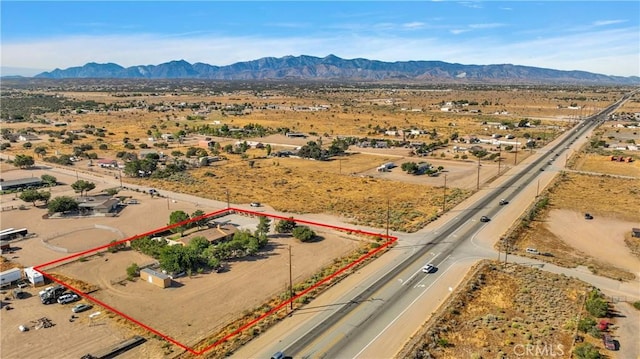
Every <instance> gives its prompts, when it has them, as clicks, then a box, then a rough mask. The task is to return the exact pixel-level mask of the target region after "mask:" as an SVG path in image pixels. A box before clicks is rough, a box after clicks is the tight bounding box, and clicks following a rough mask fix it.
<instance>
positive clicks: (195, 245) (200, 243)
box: [189, 236, 211, 253]
mask: <svg viewBox="0 0 640 359" xmlns="http://www.w3.org/2000/svg"><path fill="white" fill-rule="evenodd" d="M210 245H211V244H210V243H209V241H208V240H207V239H206V238H204V237H203V236H198V237H194V238H193V239H191V241H190V242H189V248H191V249H193V250H194V251H195V252H196V253H202V252H203V251H204V250H205V249H207V248H208V247H209V246H210Z"/></svg>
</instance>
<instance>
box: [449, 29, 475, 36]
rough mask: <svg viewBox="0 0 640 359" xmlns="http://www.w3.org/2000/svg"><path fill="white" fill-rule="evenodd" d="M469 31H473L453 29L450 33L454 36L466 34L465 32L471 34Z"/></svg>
mask: <svg viewBox="0 0 640 359" xmlns="http://www.w3.org/2000/svg"><path fill="white" fill-rule="evenodd" d="M469 31H471V30H469V29H451V30H449V32H450V33H452V34H454V35H460V34H464V33H465V32H469Z"/></svg>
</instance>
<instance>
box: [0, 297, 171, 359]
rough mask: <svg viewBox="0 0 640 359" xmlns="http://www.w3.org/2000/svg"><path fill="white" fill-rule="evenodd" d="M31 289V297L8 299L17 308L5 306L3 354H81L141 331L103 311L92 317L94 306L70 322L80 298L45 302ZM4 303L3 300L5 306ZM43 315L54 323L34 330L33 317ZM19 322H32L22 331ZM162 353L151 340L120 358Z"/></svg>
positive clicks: (13, 358) (6, 357)
mask: <svg viewBox="0 0 640 359" xmlns="http://www.w3.org/2000/svg"><path fill="white" fill-rule="evenodd" d="M28 291H29V292H30V293H31V294H32V296H31V297H29V298H27V299H22V300H11V301H9V305H10V306H11V307H13V308H14V309H12V310H5V308H2V339H1V342H0V344H1V345H0V357H2V358H3V359H18V358H80V357H81V356H83V355H85V354H87V353H92V354H93V353H96V352H97V351H98V350H102V349H103V348H107V347H109V346H111V345H114V344H116V343H118V342H120V341H122V340H124V339H128V338H130V337H131V336H133V335H135V334H139V333H134V332H133V331H131V330H129V329H127V328H124V327H122V326H120V325H118V324H116V323H115V322H113V321H112V320H109V319H108V318H107V317H106V316H105V315H104V314H101V315H99V316H97V317H95V319H93V321H92V320H90V319H89V315H90V314H92V313H95V312H96V311H99V310H95V309H94V310H90V311H87V312H84V313H79V314H76V316H77V317H78V318H77V319H75V320H74V321H73V322H70V321H69V319H70V318H71V315H72V314H73V313H72V312H71V308H72V307H73V306H74V305H76V304H78V303H80V302H76V303H71V304H66V305H60V304H51V305H43V304H42V303H40V300H39V299H38V289H28ZM5 295H6V294H3V297H4V296H5ZM5 303H7V302H6V301H3V307H4V304H5ZM43 317H46V318H48V319H50V320H51V321H52V322H53V323H54V324H55V326H53V327H50V328H43V329H38V330H35V328H33V325H34V323H32V321H35V320H38V319H40V318H43ZM20 325H25V326H29V327H30V330H29V331H28V332H21V331H19V330H18V326H20ZM154 342H155V340H154ZM71 343H73V344H71ZM162 355H163V354H162V349H161V347H160V346H159V345H152V344H151V342H148V343H145V344H142V345H141V346H139V347H136V348H134V349H132V350H130V351H128V352H126V353H124V354H122V355H121V356H119V357H118V358H123V359H127V358H130V359H134V358H144V357H146V358H161V357H162Z"/></svg>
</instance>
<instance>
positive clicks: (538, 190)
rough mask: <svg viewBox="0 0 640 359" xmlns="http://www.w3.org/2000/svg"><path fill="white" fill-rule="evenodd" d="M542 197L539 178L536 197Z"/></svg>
mask: <svg viewBox="0 0 640 359" xmlns="http://www.w3.org/2000/svg"><path fill="white" fill-rule="evenodd" d="M538 195H540V178H538V187H537V188H536V197H538Z"/></svg>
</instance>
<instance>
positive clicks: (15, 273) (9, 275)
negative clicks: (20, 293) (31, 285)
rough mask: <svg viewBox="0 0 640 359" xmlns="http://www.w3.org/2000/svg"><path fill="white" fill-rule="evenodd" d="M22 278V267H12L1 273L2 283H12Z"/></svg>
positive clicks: (2, 284) (0, 280)
mask: <svg viewBox="0 0 640 359" xmlns="http://www.w3.org/2000/svg"><path fill="white" fill-rule="evenodd" d="M20 279H22V269H20V268H11V269H9V270H6V271H4V272H2V273H0V285H1V286H5V285H10V284H11V283H13V282H17V281H19V280H20Z"/></svg>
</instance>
